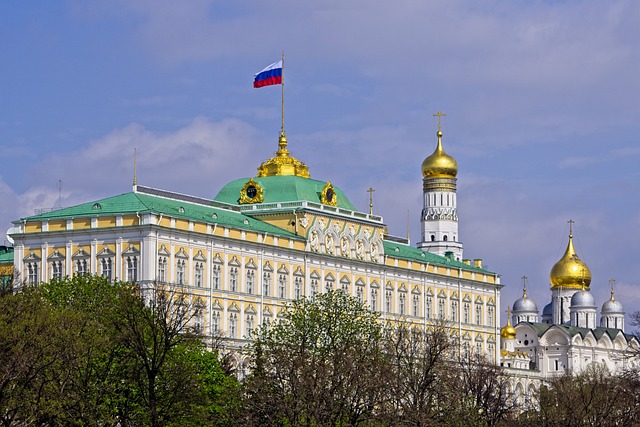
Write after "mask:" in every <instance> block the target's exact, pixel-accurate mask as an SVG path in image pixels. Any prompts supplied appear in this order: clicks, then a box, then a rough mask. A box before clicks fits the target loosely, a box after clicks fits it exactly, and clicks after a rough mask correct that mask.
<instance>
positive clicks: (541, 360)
mask: <svg viewBox="0 0 640 427" xmlns="http://www.w3.org/2000/svg"><path fill="white" fill-rule="evenodd" d="M572 226H573V221H569V242H568V243H567V249H566V251H565V252H564V255H563V256H562V258H560V260H558V262H556V263H555V265H554V266H553V267H552V268H551V272H550V274H549V279H550V283H551V289H550V290H551V302H549V303H548V304H547V305H545V306H544V308H543V309H542V318H539V312H538V305H537V304H536V302H535V301H534V300H532V299H531V298H529V297H528V296H527V283H526V277H523V290H522V297H520V298H518V299H517V300H516V301H515V302H514V303H513V309H512V310H508V311H509V312H510V317H509V316H508V317H507V325H506V326H505V327H503V328H502V330H501V332H500V335H501V346H502V348H501V361H500V364H501V365H502V366H503V367H505V368H507V371H508V372H510V373H511V374H512V377H513V381H512V385H513V387H514V390H513V392H514V395H515V396H516V399H518V400H522V401H523V402H524V401H525V400H526V398H527V397H528V396H531V395H533V394H532V393H531V391H532V390H531V389H532V388H535V387H537V384H539V383H540V382H543V381H545V380H548V379H551V378H553V377H556V376H560V375H563V374H565V373H579V372H581V371H583V370H585V369H587V368H588V367H589V366H592V365H600V366H602V367H604V368H606V369H607V370H609V371H610V372H619V371H621V370H623V369H625V368H627V367H629V366H630V364H632V363H636V362H637V361H636V359H637V354H638V350H640V343H639V342H638V339H637V338H636V337H635V336H634V335H633V334H627V333H625V330H624V315H625V313H624V309H623V307H622V303H620V301H617V300H616V299H615V292H614V281H613V279H612V280H611V281H610V283H611V297H610V299H609V300H607V301H605V302H604V304H602V307H601V309H600V322H599V323H596V320H597V310H598V306H597V305H596V302H595V299H594V297H593V295H592V294H591V292H590V285H591V271H590V270H589V267H587V265H586V264H585V263H584V262H583V261H582V260H581V259H580V258H579V257H578V255H577V254H576V251H575V248H574V245H573V227H572ZM512 323H513V325H515V326H513V325H512Z"/></svg>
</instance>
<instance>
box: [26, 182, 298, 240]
mask: <svg viewBox="0 0 640 427" xmlns="http://www.w3.org/2000/svg"><path fill="white" fill-rule="evenodd" d="M157 192H158V193H162V194H165V195H169V194H172V195H173V196H175V197H181V198H183V200H181V199H179V198H170V197H161V196H156V195H151V194H144V193H141V192H131V193H125V194H121V195H119V196H113V197H108V198H106V199H101V200H97V201H94V202H89V203H84V204H81V205H77V206H72V207H68V208H63V209H57V210H53V211H50V212H46V213H42V214H40V215H35V216H31V217H27V218H23V219H22V220H27V221H32V220H36V221H42V220H52V219H64V218H70V217H73V218H78V217H93V216H105V215H116V214H118V215H119V214H134V213H158V214H163V215H167V216H171V217H174V218H182V219H187V220H193V221H200V222H204V223H209V224H219V225H223V226H226V227H233V228H237V229H241V230H247V231H249V230H251V231H257V232H263V233H269V234H275V235H279V236H282V237H290V238H300V237H299V236H296V235H295V234H293V233H290V232H288V231H285V230H283V229H281V228H278V227H276V226H273V225H271V224H268V223H266V222H264V221H260V220H258V219H255V218H252V217H249V216H247V215H243V214H242V213H240V212H235V211H232V210H227V209H222V208H218V207H213V206H206V205H204V204H202V203H194V202H191V201H188V199H189V198H191V199H194V200H196V198H192V197H190V196H184V195H179V194H174V193H168V192H163V191H157ZM199 200H203V199H199Z"/></svg>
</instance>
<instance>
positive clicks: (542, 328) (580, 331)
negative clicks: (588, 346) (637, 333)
mask: <svg viewBox="0 0 640 427" xmlns="http://www.w3.org/2000/svg"><path fill="white" fill-rule="evenodd" d="M522 323H526V324H528V325H529V326H531V328H532V329H533V330H534V331H535V332H536V334H537V335H538V337H541V336H542V335H544V333H545V332H547V331H548V330H549V329H550V328H551V327H552V326H555V327H557V328H559V329H561V330H563V331H565V332H566V333H567V334H569V336H572V337H575V336H576V335H580V337H581V338H584V337H586V336H587V334H588V333H589V332H592V333H593V335H594V336H595V338H596V339H598V340H599V339H600V338H602V336H603V335H605V334H607V335H609V338H611V339H615V337H617V336H618V334H619V333H622V334H623V335H624V337H625V338H626V339H627V340H630V339H631V338H632V337H633V335H630V334H625V333H624V331H622V330H620V329H614V328H600V327H598V328H594V329H589V328H579V327H577V326H566V325H552V324H550V323H533V322H522Z"/></svg>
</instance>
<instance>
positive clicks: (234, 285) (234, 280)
mask: <svg viewBox="0 0 640 427" xmlns="http://www.w3.org/2000/svg"><path fill="white" fill-rule="evenodd" d="M229 290H230V291H231V292H237V291H238V267H231V268H230V269H229Z"/></svg>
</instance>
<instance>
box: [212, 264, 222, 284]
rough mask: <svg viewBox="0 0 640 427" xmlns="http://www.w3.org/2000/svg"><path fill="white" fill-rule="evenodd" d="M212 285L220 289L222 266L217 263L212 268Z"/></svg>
mask: <svg viewBox="0 0 640 427" xmlns="http://www.w3.org/2000/svg"><path fill="white" fill-rule="evenodd" d="M211 287H212V288H213V289H220V266H219V265H218V264H215V265H214V266H213V267H212V269H211Z"/></svg>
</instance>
